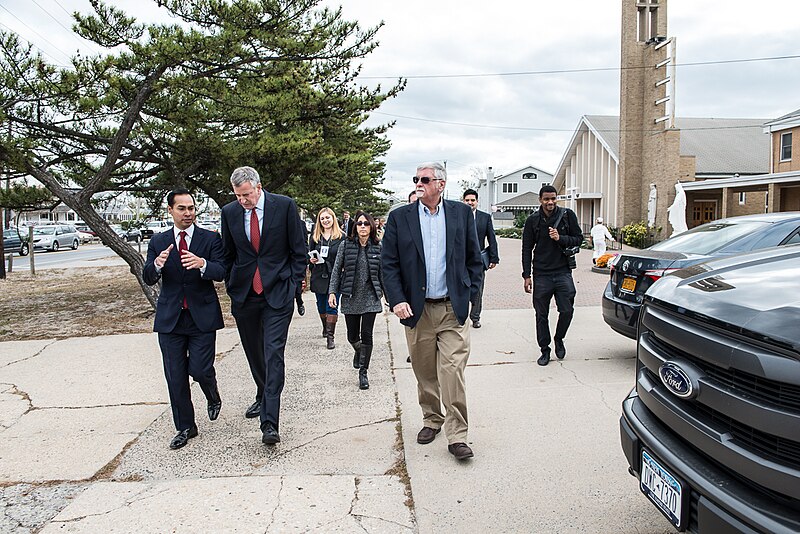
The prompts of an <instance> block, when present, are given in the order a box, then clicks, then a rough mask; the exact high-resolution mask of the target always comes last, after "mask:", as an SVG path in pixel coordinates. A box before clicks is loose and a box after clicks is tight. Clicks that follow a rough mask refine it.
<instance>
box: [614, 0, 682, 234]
mask: <svg viewBox="0 0 800 534" xmlns="http://www.w3.org/2000/svg"><path fill="white" fill-rule="evenodd" d="M621 35H622V46H621V51H622V54H621V64H620V105H619V128H620V132H619V144H620V167H619V189H618V190H619V198H618V202H617V220H618V221H619V222H620V223H621V224H623V225H624V224H629V223H632V222H638V221H647V220H648V204H650V205H651V208H650V211H652V210H653V209H655V224H654V226H655V227H663V228H665V229H666V227H667V225H666V221H667V207H668V206H669V200H670V199H669V198H668V197H670V196H674V194H673V193H672V190H673V187H674V184H675V182H676V181H677V179H678V177H679V175H680V131H679V130H678V129H676V128H675V44H676V43H675V41H676V40H675V38H674V37H673V38H667V0H622V32H621ZM650 184H655V187H656V194H655V196H656V198H655V200H654V199H653V193H652V188H651V186H650ZM653 205H654V206H655V208H653V207H652V206H653Z"/></svg>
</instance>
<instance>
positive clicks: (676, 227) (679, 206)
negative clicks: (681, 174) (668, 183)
mask: <svg viewBox="0 0 800 534" xmlns="http://www.w3.org/2000/svg"><path fill="white" fill-rule="evenodd" d="M667 212H668V213H669V215H668V216H667V218H668V219H669V224H671V225H672V234H671V235H670V237H672V236H674V235H678V234H680V233H683V232H685V231H686V230H688V229H689V227H688V226H686V193H684V191H683V186H682V185H681V183H680V182H678V183H676V184H675V201H674V202H673V203H672V205H671V206H670V207H668V208H667Z"/></svg>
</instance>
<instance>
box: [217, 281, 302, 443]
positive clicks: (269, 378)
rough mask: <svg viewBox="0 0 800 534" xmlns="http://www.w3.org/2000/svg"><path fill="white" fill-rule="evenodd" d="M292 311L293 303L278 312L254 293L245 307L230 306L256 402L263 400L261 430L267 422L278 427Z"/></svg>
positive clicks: (248, 296) (250, 295) (245, 302)
mask: <svg viewBox="0 0 800 534" xmlns="http://www.w3.org/2000/svg"><path fill="white" fill-rule="evenodd" d="M293 312H294V302H293V301H291V300H290V301H289V303H288V304H287V305H286V306H284V307H283V308H281V309H278V310H276V309H274V308H271V307H270V306H268V305H267V301H266V299H265V298H264V295H257V294H255V293H254V292H253V291H250V293H249V294H248V295H247V298H246V299H245V301H244V304H242V305H241V306H237V305H235V304H234V305H232V306H231V314H232V315H233V318H234V319H235V320H236V328H237V329H238V330H239V339H241V340H242V348H243V349H244V353H245V356H247V363H248V364H249V365H250V373H251V374H252V375H253V380H254V381H255V383H256V388H257V392H256V400H258V399H261V428H262V429H263V428H264V427H265V425H266V423H272V424H273V425H275V428H278V423H279V416H280V409H281V393H282V392H283V383H284V358H283V353H284V350H285V349H286V339H287V337H288V335H289V323H291V321H292V314H293Z"/></svg>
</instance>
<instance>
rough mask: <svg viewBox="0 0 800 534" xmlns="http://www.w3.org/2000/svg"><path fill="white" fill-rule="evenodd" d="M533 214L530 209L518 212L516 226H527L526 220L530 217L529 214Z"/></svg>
mask: <svg viewBox="0 0 800 534" xmlns="http://www.w3.org/2000/svg"><path fill="white" fill-rule="evenodd" d="M530 214H531V212H529V211H521V212H519V213H517V216H516V217H514V228H525V221H526V220H527V219H528V216H529V215H530Z"/></svg>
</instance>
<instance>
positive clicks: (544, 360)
mask: <svg viewBox="0 0 800 534" xmlns="http://www.w3.org/2000/svg"><path fill="white" fill-rule="evenodd" d="M536 363H538V364H539V365H541V366H542V367H544V366H545V365H547V364H548V363H550V353H549V352H543V353H542V355H541V356H539V359H538V360H536Z"/></svg>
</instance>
